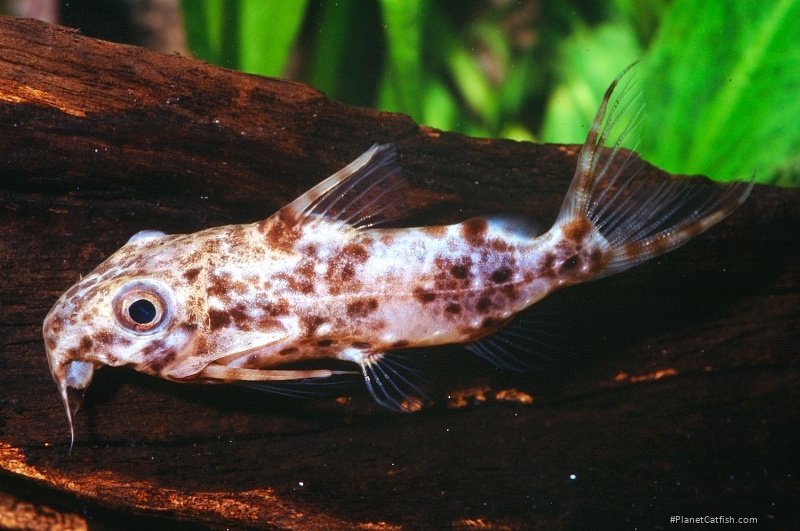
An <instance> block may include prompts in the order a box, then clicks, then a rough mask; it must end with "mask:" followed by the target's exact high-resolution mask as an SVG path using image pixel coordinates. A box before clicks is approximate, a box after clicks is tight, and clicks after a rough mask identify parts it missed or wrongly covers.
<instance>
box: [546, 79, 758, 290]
mask: <svg viewBox="0 0 800 531" xmlns="http://www.w3.org/2000/svg"><path fill="white" fill-rule="evenodd" d="M634 66H635V64H634V65H631V66H629V67H628V68H626V69H625V70H624V71H623V72H622V73H621V74H620V75H619V76H617V78H616V79H615V80H614V81H613V82H612V83H611V86H610V87H609V88H608V90H607V91H606V93H605V95H604V96H603V101H602V103H601V104H600V108H599V109H598V111H597V115H596V116H595V119H594V122H593V123H592V127H591V129H590V131H589V134H588V136H587V138H586V142H585V143H584V145H583V147H582V148H581V151H580V154H579V156H578V165H577V169H576V170H575V177H574V178H573V180H572V184H571V185H570V189H569V192H568V193H567V195H566V197H565V199H564V204H563V205H562V207H561V212H560V213H559V217H558V220H557V222H556V223H557V224H561V223H565V222H568V221H570V220H575V219H588V220H589V221H591V222H592V224H593V225H594V227H595V229H596V230H598V231H599V232H600V234H601V235H602V236H603V237H604V238H605V240H606V241H607V242H608V244H609V246H610V261H609V263H608V265H607V266H606V268H605V269H604V270H603V272H602V273H600V274H599V275H598V276H599V277H602V276H608V275H610V274H613V273H617V272H620V271H623V270H625V269H627V268H629V267H632V266H634V265H636V264H638V263H641V262H644V261H645V260H648V259H650V258H653V257H655V256H658V255H660V254H663V253H666V252H667V251H670V250H672V249H675V248H676V247H678V246H680V245H683V244H684V243H686V242H687V241H689V240H690V239H691V238H693V237H694V236H697V235H698V234H700V233H701V232H703V231H705V230H707V229H708V228H710V227H711V226H713V225H714V224H716V223H718V222H719V221H721V220H722V219H724V218H725V217H726V216H728V215H729V214H730V213H731V212H733V211H734V210H735V209H736V208H737V207H738V206H739V205H741V204H742V203H743V202H744V200H745V199H746V198H747V196H748V194H749V193H750V190H751V189H752V187H753V180H752V179H751V180H750V182H737V183H732V184H720V183H714V182H712V181H709V180H707V179H703V178H679V177H672V178H659V179H653V178H652V177H648V176H646V175H644V173H643V170H644V169H645V168H646V167H647V166H646V164H645V163H644V162H643V161H642V160H641V159H640V158H639V156H638V155H637V154H636V153H635V151H632V150H628V149H623V148H622V143H623V142H624V141H625V140H626V139H629V138H631V137H633V136H634V132H635V131H637V130H638V128H639V126H640V124H641V120H642V112H643V108H644V105H643V104H642V102H641V93H640V92H638V91H637V90H636V89H635V74H634V73H633V72H632V70H633V67H634ZM620 83H622V85H621V86H620V87H619V89H617V87H618V85H620ZM612 94H613V95H615V98H614V99H613V100H612V99H611V97H612ZM633 149H635V146H633Z"/></svg>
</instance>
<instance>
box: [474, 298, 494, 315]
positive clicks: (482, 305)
mask: <svg viewBox="0 0 800 531" xmlns="http://www.w3.org/2000/svg"><path fill="white" fill-rule="evenodd" d="M491 306H492V299H490V298H489V297H486V296H484V297H481V298H480V299H478V303H477V304H476V305H475V308H476V309H477V310H478V311H479V312H480V313H486V312H487V311H489V308H491Z"/></svg>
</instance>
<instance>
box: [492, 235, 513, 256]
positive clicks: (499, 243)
mask: <svg viewBox="0 0 800 531" xmlns="http://www.w3.org/2000/svg"><path fill="white" fill-rule="evenodd" d="M488 243H489V247H491V249H492V250H493V251H496V252H498V253H507V252H509V251H510V250H511V249H512V246H511V245H509V244H508V242H507V241H505V240H503V239H501V238H495V239H493V240H490V241H489V242H488Z"/></svg>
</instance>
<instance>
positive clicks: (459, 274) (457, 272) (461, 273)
mask: <svg viewBox="0 0 800 531" xmlns="http://www.w3.org/2000/svg"><path fill="white" fill-rule="evenodd" d="M450 274H451V275H453V276H454V277H455V278H458V279H461V280H464V279H466V278H468V277H469V264H468V263H461V264H456V265H454V266H453V267H451V268H450Z"/></svg>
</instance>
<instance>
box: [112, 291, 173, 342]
mask: <svg viewBox="0 0 800 531" xmlns="http://www.w3.org/2000/svg"><path fill="white" fill-rule="evenodd" d="M165 293H166V290H164V289H163V288H161V287H160V286H157V285H156V284H154V283H150V282H135V283H132V284H128V285H127V286H125V287H123V288H122V289H121V290H120V291H119V293H117V296H116V297H114V316H115V317H116V318H117V321H118V322H119V324H121V325H122V326H123V327H124V328H127V329H128V330H130V331H131V332H136V333H139V334H147V333H151V332H155V331H157V330H158V329H160V328H161V325H162V324H163V323H165V322H166V321H168V317H170V313H171V312H172V309H171V305H170V303H169V298H168V297H167V296H166V295H165Z"/></svg>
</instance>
